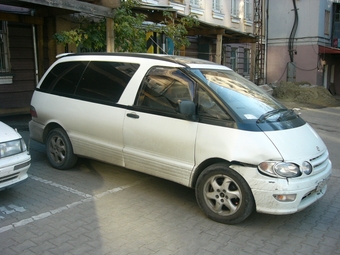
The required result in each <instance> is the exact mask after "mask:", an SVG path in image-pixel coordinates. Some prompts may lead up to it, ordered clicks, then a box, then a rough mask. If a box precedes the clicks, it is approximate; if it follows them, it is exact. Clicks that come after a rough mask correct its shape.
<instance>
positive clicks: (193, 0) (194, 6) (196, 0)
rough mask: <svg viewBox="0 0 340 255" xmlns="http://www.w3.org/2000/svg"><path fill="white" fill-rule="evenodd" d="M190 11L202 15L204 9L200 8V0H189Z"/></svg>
mask: <svg viewBox="0 0 340 255" xmlns="http://www.w3.org/2000/svg"><path fill="white" fill-rule="evenodd" d="M190 13H193V14H197V15H203V14H204V9H202V8H201V0H190Z"/></svg>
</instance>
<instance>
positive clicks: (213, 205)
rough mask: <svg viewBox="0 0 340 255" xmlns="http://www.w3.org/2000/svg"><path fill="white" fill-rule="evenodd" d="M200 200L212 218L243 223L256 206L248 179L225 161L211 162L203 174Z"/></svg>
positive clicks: (199, 184)
mask: <svg viewBox="0 0 340 255" xmlns="http://www.w3.org/2000/svg"><path fill="white" fill-rule="evenodd" d="M196 200H197V203H198V204H199V206H200V207H201V209H202V210H203V212H204V213H205V214H206V215H207V216H208V218H210V219H212V220H214V221H217V222H221V223H225V224H237V223H240V222H242V221H243V220H245V219H246V218H247V217H248V216H249V215H250V214H251V213H252V212H253V211H254V210H255V201H254V197H253V194H252V192H251V189H250V187H249V185H248V184H247V182H246V181H245V180H244V179H243V177H242V176H241V175H240V174H238V173H237V172H236V171H234V170H232V169H231V168H229V167H228V165H227V164H223V163H218V164H214V165H211V166H209V167H207V168H206V169H205V170H204V171H203V172H202V173H201V174H200V176H199V178H198V180H197V182H196Z"/></svg>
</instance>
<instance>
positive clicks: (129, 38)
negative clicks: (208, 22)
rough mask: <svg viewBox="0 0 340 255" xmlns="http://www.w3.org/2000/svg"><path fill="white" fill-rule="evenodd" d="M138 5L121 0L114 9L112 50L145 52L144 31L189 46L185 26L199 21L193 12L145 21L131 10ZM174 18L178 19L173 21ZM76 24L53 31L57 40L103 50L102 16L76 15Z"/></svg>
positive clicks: (142, 15) (104, 47)
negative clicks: (92, 18) (113, 47)
mask: <svg viewBox="0 0 340 255" xmlns="http://www.w3.org/2000/svg"><path fill="white" fill-rule="evenodd" d="M138 5H140V0H126V1H122V3H121V6H120V7H119V8H117V9H116V11H115V15H114V17H113V20H114V34H115V36H114V37H115V51H121V52H145V51H146V32H157V33H162V34H165V35H166V36H168V37H169V38H171V39H172V40H173V42H174V47H175V50H179V49H180V48H181V47H182V46H189V45H190V42H189V40H188V38H187V37H186V34H187V33H188V31H187V28H189V27H192V26H194V25H197V24H198V20H197V17H196V16H193V15H189V16H186V17H182V18H181V19H180V20H175V19H174V17H173V16H172V14H171V13H170V12H164V13H163V16H164V21H162V22H161V23H160V24H152V25H148V26H146V25H144V24H143V23H144V22H145V21H146V19H147V16H146V15H144V14H140V13H136V12H133V11H132V8H133V7H136V6H138ZM176 22H177V23H176ZM77 23H78V24H79V27H78V28H75V29H72V30H70V31H61V32H60V33H56V34H55V35H54V39H55V40H56V42H57V43H59V44H64V45H66V44H75V45H76V46H80V47H81V49H83V50H86V51H106V21H105V18H102V19H100V20H99V21H93V20H91V19H89V18H87V17H83V16H78V19H77Z"/></svg>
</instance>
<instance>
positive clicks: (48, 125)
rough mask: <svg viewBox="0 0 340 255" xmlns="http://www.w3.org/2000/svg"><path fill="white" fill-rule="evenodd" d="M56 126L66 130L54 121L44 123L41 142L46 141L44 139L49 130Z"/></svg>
mask: <svg viewBox="0 0 340 255" xmlns="http://www.w3.org/2000/svg"><path fill="white" fill-rule="evenodd" d="M56 128H61V129H62V130H64V131H65V133H67V132H66V130H65V129H64V128H63V127H62V126H61V125H60V124H58V123H56V122H50V123H48V124H47V125H46V127H45V128H44V133H43V142H44V143H46V139H47V136H48V134H49V133H50V132H51V130H53V129H56Z"/></svg>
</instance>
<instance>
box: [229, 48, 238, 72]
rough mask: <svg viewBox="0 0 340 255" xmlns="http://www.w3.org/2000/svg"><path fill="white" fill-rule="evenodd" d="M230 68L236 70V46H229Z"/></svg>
mask: <svg viewBox="0 0 340 255" xmlns="http://www.w3.org/2000/svg"><path fill="white" fill-rule="evenodd" d="M230 68H231V69H233V70H234V71H235V72H237V71H238V70H237V48H231V52H230Z"/></svg>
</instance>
